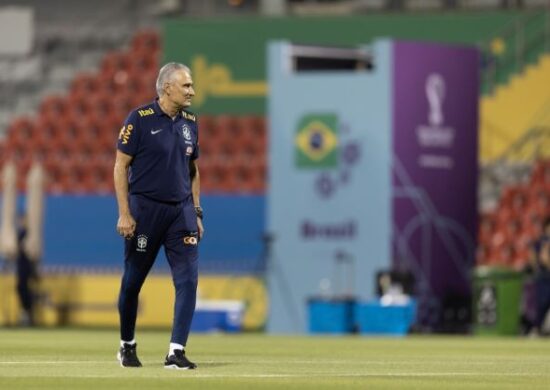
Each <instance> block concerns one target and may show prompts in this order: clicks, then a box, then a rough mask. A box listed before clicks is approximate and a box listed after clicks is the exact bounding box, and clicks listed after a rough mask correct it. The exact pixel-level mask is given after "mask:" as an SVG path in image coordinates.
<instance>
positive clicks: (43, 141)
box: [0, 30, 266, 194]
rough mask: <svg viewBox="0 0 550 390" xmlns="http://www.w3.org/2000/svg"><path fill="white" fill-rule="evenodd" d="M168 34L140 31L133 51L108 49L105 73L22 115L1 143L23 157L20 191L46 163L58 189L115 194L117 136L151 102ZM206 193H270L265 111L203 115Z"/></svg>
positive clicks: (77, 81)
mask: <svg viewBox="0 0 550 390" xmlns="http://www.w3.org/2000/svg"><path fill="white" fill-rule="evenodd" d="M160 46H161V45H160V38H159V35H158V33H157V32H156V31H154V30H146V31H141V32H138V33H137V34H135V35H134V37H133V38H132V41H131V43H130V46H129V48H128V50H123V51H122V50H121V51H113V52H109V53H107V54H106V55H105V56H104V58H103V60H102V61H101V64H100V67H99V70H98V72H97V73H88V72H87V73H81V74H78V75H76V77H75V78H74V80H73V81H72V83H71V86H70V89H69V91H68V92H67V94H66V95H63V96H61V95H51V96H47V97H46V98H44V100H43V101H42V103H41V104H40V108H39V111H38V113H37V115H36V116H35V117H32V118H30V117H25V118H17V119H15V120H14V121H13V122H12V123H11V125H10V126H9V129H8V133H7V137H6V140H5V141H4V142H3V143H0V151H1V153H0V164H3V163H4V162H5V161H7V160H8V159H11V160H13V161H15V163H16V165H17V167H18V172H19V180H18V188H19V190H20V191H24V190H25V175H26V173H27V172H28V170H29V168H30V166H31V164H32V162H33V161H40V162H42V163H43V166H44V167H45V169H46V171H47V173H48V176H49V180H48V181H47V183H48V191H49V192H50V193H55V194H82V193H88V194H104V193H112V192H113V191H114V189H113V173H112V172H113V164H114V157H115V150H116V141H117V138H118V134H119V131H120V128H121V126H122V123H123V121H124V119H125V117H126V115H127V114H128V113H129V111H130V110H131V109H132V108H135V107H137V106H139V105H141V104H144V103H146V102H148V101H151V100H152V99H153V98H154V96H155V89H154V88H155V81H156V76H157V73H158V69H159V60H158V59H159V57H160ZM199 131H200V134H199V141H200V146H201V158H200V160H199V167H200V171H201V186H202V192H203V193H209V192H210V193H235V194H240V193H251V194H255V193H258V194H259V193H263V192H264V190H265V176H266V173H265V172H266V161H265V158H266V126H265V119H264V118H263V117H261V116H254V115H251V116H230V115H220V116H216V117H214V116H207V115H205V116H199Z"/></svg>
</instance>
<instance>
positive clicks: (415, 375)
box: [3, 370, 546, 379]
mask: <svg viewBox="0 0 550 390" xmlns="http://www.w3.org/2000/svg"><path fill="white" fill-rule="evenodd" d="M163 371H164V370H163ZM170 372H172V370H170ZM312 375H315V376H316V377H324V378H375V377H387V378H427V377H432V378H434V377H468V376H479V375H483V376H484V377H493V376H498V377H519V378H527V377H533V378H535V377H536V378H541V377H546V375H540V374H535V373H509V372H508V373H480V372H416V373H414V372H412V373H405V372H386V373H374V372H373V373H351V372H350V373H338V374H322V373H317V372H316V373H307V374H306V373H304V374H205V373H197V372H196V371H187V370H186V371H183V372H182V375H180V376H170V377H167V376H163V375H154V376H152V375H151V376H141V375H140V376H139V377H140V378H159V377H161V376H162V377H164V378H170V379H172V378H175V379H194V378H205V379H208V378H311V376H312ZM3 377H4V378H6V377H12V378H13V377H19V376H18V375H8V376H3ZM24 377H25V378H38V377H39V378H76V379H78V378H120V379H124V378H126V377H125V376H119V375H115V374H111V375H99V374H94V375H90V374H84V375H70V374H69V375H41V376H32V375H28V374H26V375H25V376H24ZM136 377H137V376H136Z"/></svg>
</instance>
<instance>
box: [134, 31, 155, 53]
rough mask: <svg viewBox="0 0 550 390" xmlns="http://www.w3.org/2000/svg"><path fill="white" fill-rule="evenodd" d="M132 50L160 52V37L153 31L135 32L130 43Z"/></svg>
mask: <svg viewBox="0 0 550 390" xmlns="http://www.w3.org/2000/svg"><path fill="white" fill-rule="evenodd" d="M131 47H132V50H136V51H139V50H143V49H145V50H147V51H149V52H151V51H158V50H160V36H159V34H158V32H156V31H155V30H143V31H139V32H137V33H136V34H135V35H134V37H133V38H132V42H131Z"/></svg>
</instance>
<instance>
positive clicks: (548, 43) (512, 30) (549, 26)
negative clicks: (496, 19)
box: [478, 5, 550, 93]
mask: <svg viewBox="0 0 550 390" xmlns="http://www.w3.org/2000/svg"><path fill="white" fill-rule="evenodd" d="M535 23H540V24H541V25H542V28H538V27H537V26H535V28H534V30H533V31H531V30H530V28H532V27H533V25H534V24H535ZM495 39H501V40H502V41H504V42H507V43H508V45H507V46H509V47H508V50H506V51H505V52H504V53H502V54H500V55H499V54H495V53H493V51H492V47H491V46H492V44H493V42H494V40H495ZM478 47H479V49H480V50H481V51H482V53H483V54H484V60H485V61H484V65H485V68H484V69H483V73H482V78H483V81H484V84H485V87H486V90H488V92H490V93H492V92H493V91H494V89H495V87H496V85H497V84H498V81H499V80H498V79H499V77H505V76H507V74H508V73H513V72H519V71H521V70H522V69H523V67H524V66H525V64H526V63H528V56H529V55H531V54H532V53H533V51H535V52H545V51H550V5H549V6H548V8H547V9H546V10H545V11H544V12H542V13H541V12H530V13H527V14H525V15H524V16H523V17H522V18H520V19H516V20H514V21H512V22H511V23H510V24H508V25H506V26H504V27H503V28H501V29H499V30H497V31H496V32H495V33H494V34H492V36H491V38H490V39H488V40H485V41H483V42H480V43H478ZM503 73H504V75H503Z"/></svg>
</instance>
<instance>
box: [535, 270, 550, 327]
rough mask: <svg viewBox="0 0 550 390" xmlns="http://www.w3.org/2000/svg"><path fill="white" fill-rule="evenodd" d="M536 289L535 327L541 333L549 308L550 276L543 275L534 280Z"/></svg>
mask: <svg viewBox="0 0 550 390" xmlns="http://www.w3.org/2000/svg"><path fill="white" fill-rule="evenodd" d="M535 288H536V303H537V320H536V326H537V328H538V330H539V332H542V330H543V329H542V327H543V325H544V319H545V318H546V314H547V312H548V308H549V307H550V276H549V275H546V274H543V275H539V276H537V277H536V279H535Z"/></svg>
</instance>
